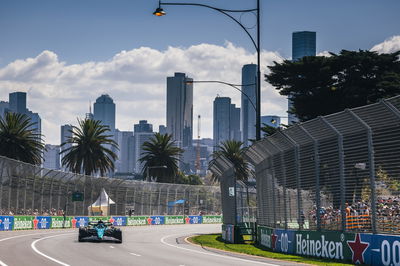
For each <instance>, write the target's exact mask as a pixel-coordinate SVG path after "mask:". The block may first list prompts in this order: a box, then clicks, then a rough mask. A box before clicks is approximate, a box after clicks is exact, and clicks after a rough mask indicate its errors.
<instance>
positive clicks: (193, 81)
mask: <svg viewBox="0 0 400 266" xmlns="http://www.w3.org/2000/svg"><path fill="white" fill-rule="evenodd" d="M186 83H188V84H193V83H219V84H224V85H228V86H231V87H232V88H234V89H236V90H238V91H240V93H242V94H243V95H244V96H246V98H247V99H248V100H249V102H250V103H251V105H252V106H253V108H254V111H257V108H256V105H255V104H254V102H253V101H252V100H251V98H250V97H249V96H248V95H247V94H246V93H245V92H244V91H243V90H242V89H240V88H238V87H245V86H252V85H256V84H255V83H251V84H244V85H242V84H233V83H228V82H225V81H220V80H189V81H186Z"/></svg>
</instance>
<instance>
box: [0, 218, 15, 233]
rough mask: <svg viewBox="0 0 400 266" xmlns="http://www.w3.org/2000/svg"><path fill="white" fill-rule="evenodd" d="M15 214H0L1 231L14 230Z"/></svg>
mask: <svg viewBox="0 0 400 266" xmlns="http://www.w3.org/2000/svg"><path fill="white" fill-rule="evenodd" d="M13 225H14V216H0V231H11V230H13Z"/></svg>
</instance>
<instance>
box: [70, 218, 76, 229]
mask: <svg viewBox="0 0 400 266" xmlns="http://www.w3.org/2000/svg"><path fill="white" fill-rule="evenodd" d="M71 223H72V228H76V219H75V218H74V219H72V220H71Z"/></svg>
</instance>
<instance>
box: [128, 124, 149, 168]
mask: <svg viewBox="0 0 400 266" xmlns="http://www.w3.org/2000/svg"><path fill="white" fill-rule="evenodd" d="M153 136H154V133H153V125H152V124H148V123H147V120H141V121H139V124H135V125H134V132H133V138H134V143H133V147H134V154H133V157H134V165H135V172H136V173H140V172H141V171H142V169H143V165H144V163H141V162H139V159H140V158H141V157H142V153H143V152H144V150H143V143H144V142H145V141H149V140H150V138H152V137H153Z"/></svg>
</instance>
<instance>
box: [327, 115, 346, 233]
mask: <svg viewBox="0 0 400 266" xmlns="http://www.w3.org/2000/svg"><path fill="white" fill-rule="evenodd" d="M320 119H321V121H323V122H324V123H325V124H326V125H327V126H328V127H329V128H330V129H332V131H333V132H335V133H336V135H337V137H338V148H339V177H340V213H341V214H342V231H343V232H345V231H347V230H346V207H345V205H346V198H345V193H346V185H345V180H344V150H343V135H342V134H341V133H340V132H339V130H337V129H336V128H335V127H334V126H333V125H332V124H330V123H329V122H328V120H326V118H325V117H322V116H320Z"/></svg>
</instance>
